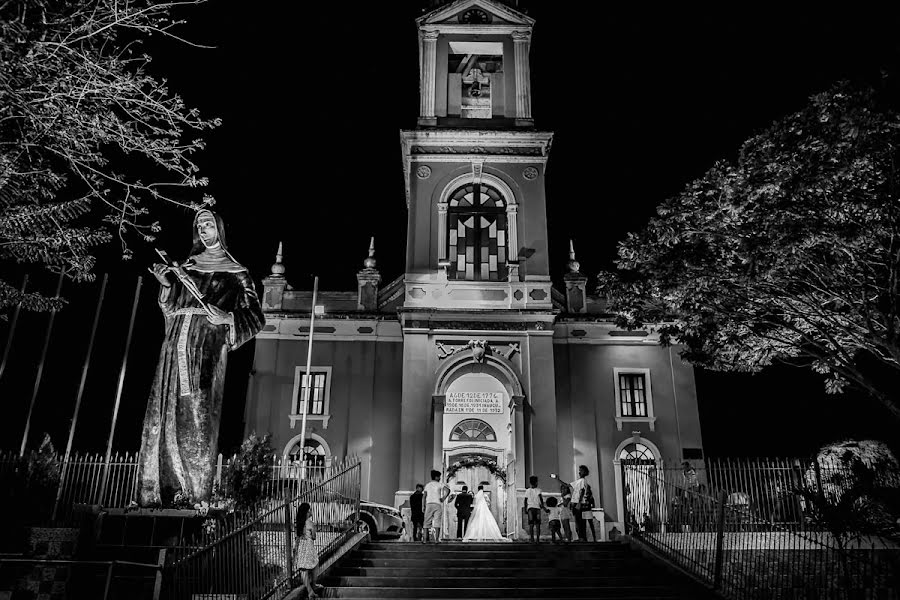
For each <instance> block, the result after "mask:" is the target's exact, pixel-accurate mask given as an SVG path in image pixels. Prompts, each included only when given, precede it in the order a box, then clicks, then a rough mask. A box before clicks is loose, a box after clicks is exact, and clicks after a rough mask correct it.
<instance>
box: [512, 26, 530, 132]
mask: <svg viewBox="0 0 900 600" xmlns="http://www.w3.org/2000/svg"><path fill="white" fill-rule="evenodd" d="M512 39H513V46H514V48H515V61H516V125H525V126H529V125H534V119H532V118H531V68H530V66H529V64H528V54H529V52H530V51H531V32H530V31H513V32H512Z"/></svg>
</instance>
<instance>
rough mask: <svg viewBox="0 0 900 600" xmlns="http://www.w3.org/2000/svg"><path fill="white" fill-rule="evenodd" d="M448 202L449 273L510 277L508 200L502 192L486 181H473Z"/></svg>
mask: <svg viewBox="0 0 900 600" xmlns="http://www.w3.org/2000/svg"><path fill="white" fill-rule="evenodd" d="M447 204H448V207H447V216H448V219H447V247H448V251H447V258H448V260H449V262H450V266H449V270H448V273H447V274H448V276H449V277H450V278H452V279H467V280H470V281H473V280H474V281H501V280H504V279H506V275H507V268H506V259H507V256H506V244H507V230H506V203H505V202H504V201H503V196H502V195H501V194H500V192H499V191H497V190H496V189H494V188H493V187H491V186H489V185H485V184H484V183H470V184H468V185H464V186H462V187H461V188H459V189H457V190H456V191H455V192H453V194H451V195H450V198H449V201H448V203H447Z"/></svg>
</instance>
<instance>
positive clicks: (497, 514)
mask: <svg viewBox="0 0 900 600" xmlns="http://www.w3.org/2000/svg"><path fill="white" fill-rule="evenodd" d="M443 426H444V427H443V428H444V435H443V440H444V441H443V453H442V454H443V466H444V472H445V473H446V474H447V481H448V484H449V485H450V493H451V495H452V496H453V497H454V498H455V497H456V495H457V494H460V493H462V488H463V486H464V485H465V486H467V487H468V492H469V493H470V494H473V495H474V494H475V493H476V492H477V491H478V486H483V488H484V492H485V495H486V496H487V499H488V502H489V504H490V507H491V513H492V514H493V515H494V519H496V521H497V525H498V527H499V528H500V531H501V533H503V534H504V535H505V534H506V533H507V531H508V517H507V512H508V511H507V510H506V509H507V498H508V497H509V488H508V486H509V485H510V484H512V485H514V482H512V481H510V477H509V476H508V474H507V472H506V465H507V464H509V463H510V462H511V455H512V452H511V450H510V448H511V444H510V430H511V427H510V417H509V393H508V392H507V391H506V388H505V387H504V386H503V385H502V384H501V383H500V382H499V381H498V380H497V379H496V378H495V377H493V376H492V375H490V374H487V373H469V374H465V375H463V376H461V377H459V378H458V379H456V380H455V381H454V382H453V383H452V384H450V386H449V387H448V389H447V392H446V400H445V404H444V423H443ZM513 494H514V489H513ZM512 498H513V503H514V502H515V500H514V499H515V495H513V496H512ZM453 503H454V500H452V499H451V500H449V501H448V503H447V506H448V510H447V513H448V514H447V517H448V523H447V527H446V528H445V531H446V536H447V537H449V538H454V537H456V533H457V515H456V509H455V508H454V506H453Z"/></svg>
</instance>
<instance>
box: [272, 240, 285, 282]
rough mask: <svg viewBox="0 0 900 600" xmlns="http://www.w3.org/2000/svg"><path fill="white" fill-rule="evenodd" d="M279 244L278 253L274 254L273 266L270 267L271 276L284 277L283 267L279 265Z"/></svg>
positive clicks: (279, 246)
mask: <svg viewBox="0 0 900 600" xmlns="http://www.w3.org/2000/svg"><path fill="white" fill-rule="evenodd" d="M281 259H282V254H281V242H278V252H276V253H275V264H274V265H272V275H274V276H275V277H284V265H283V264H281Z"/></svg>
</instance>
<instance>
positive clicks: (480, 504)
mask: <svg viewBox="0 0 900 600" xmlns="http://www.w3.org/2000/svg"><path fill="white" fill-rule="evenodd" d="M474 504H475V508H474V510H472V516H471V517H469V526H468V527H467V528H466V535H464V536H463V541H464V542H475V541H479V542H507V541H509V540H507V539H506V538H505V537H503V536H502V535H501V534H500V528H499V527H498V526H497V520H496V519H494V515H492V514H491V507H490V506H489V505H488V503H487V498H485V495H484V491H483V490H478V493H477V494H475V502H474Z"/></svg>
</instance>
